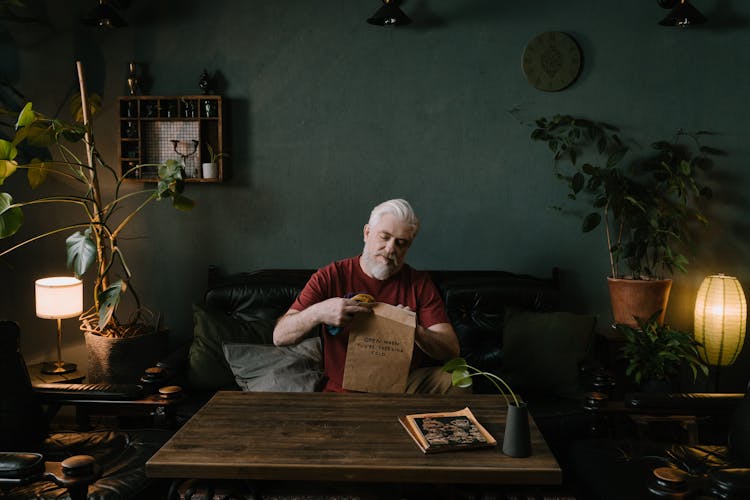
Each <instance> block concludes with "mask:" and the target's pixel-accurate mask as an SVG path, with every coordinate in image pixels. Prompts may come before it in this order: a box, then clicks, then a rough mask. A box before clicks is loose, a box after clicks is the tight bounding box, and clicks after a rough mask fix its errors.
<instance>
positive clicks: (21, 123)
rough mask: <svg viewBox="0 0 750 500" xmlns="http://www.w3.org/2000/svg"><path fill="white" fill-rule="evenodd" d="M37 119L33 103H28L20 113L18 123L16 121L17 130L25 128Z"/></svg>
mask: <svg viewBox="0 0 750 500" xmlns="http://www.w3.org/2000/svg"><path fill="white" fill-rule="evenodd" d="M35 119H36V116H35V113H34V109H33V106H32V104H31V102H27V103H26V105H25V106H24V107H23V109H22V110H21V112H20V113H18V121H16V130H18V129H19V128H21V127H25V126H27V125H29V124H31V123H32V122H34V120H35Z"/></svg>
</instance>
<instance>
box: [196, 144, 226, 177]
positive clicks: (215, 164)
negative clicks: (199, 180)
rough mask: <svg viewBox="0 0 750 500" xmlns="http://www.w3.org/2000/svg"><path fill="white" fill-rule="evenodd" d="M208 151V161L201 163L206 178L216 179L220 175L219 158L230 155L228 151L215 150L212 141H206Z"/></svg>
mask: <svg viewBox="0 0 750 500" xmlns="http://www.w3.org/2000/svg"><path fill="white" fill-rule="evenodd" d="M206 151H208V160H209V161H208V162H204V163H203V164H202V165H201V169H202V170H203V178H204V179H216V178H217V177H219V160H220V159H221V158H225V157H227V158H228V157H229V155H228V154H226V153H219V152H215V151H214V148H213V147H212V146H211V144H210V143H208V142H207V143H206Z"/></svg>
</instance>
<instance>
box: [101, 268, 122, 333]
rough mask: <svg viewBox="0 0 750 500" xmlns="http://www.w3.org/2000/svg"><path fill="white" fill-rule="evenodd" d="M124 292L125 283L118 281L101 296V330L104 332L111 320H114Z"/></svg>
mask: <svg viewBox="0 0 750 500" xmlns="http://www.w3.org/2000/svg"><path fill="white" fill-rule="evenodd" d="M124 291H125V283H124V282H123V281H122V280H117V281H115V282H114V283H112V284H111V285H109V286H108V287H107V289H106V290H104V291H103V292H102V293H100V294H99V303H100V304H101V307H99V330H103V329H104V327H105V326H106V325H107V323H109V320H110V319H112V315H113V314H114V312H115V309H117V306H118V304H119V303H120V297H121V296H122V292H124Z"/></svg>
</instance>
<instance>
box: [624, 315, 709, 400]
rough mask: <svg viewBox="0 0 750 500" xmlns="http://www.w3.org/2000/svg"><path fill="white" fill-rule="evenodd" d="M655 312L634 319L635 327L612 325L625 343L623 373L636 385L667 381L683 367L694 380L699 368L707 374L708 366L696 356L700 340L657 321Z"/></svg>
mask: <svg viewBox="0 0 750 500" xmlns="http://www.w3.org/2000/svg"><path fill="white" fill-rule="evenodd" d="M657 316H658V313H656V314H654V315H653V316H651V317H650V318H648V319H640V318H639V319H638V328H633V327H631V326H628V325H625V324H618V325H616V328H617V331H618V332H619V333H620V334H622V336H623V338H624V339H625V343H624V344H623V346H622V347H621V348H620V354H621V355H622V357H623V358H625V359H626V361H627V367H626V368H625V374H626V375H627V376H629V377H630V378H631V379H632V380H633V381H634V382H635V383H636V384H639V385H641V384H644V383H647V382H668V381H670V380H672V379H673V378H674V377H675V376H677V375H678V374H679V373H680V370H681V369H682V367H683V366H687V367H688V368H689V369H690V371H691V373H692V375H693V381H695V379H696V377H697V376H698V372H699V371H700V372H701V373H703V375H708V366H707V365H706V363H704V362H703V360H702V359H701V357H700V355H699V351H698V348H699V347H700V345H701V344H700V343H699V342H698V341H696V340H695V338H694V337H693V336H692V335H691V334H689V333H686V332H683V331H680V330H676V329H674V328H672V327H670V326H668V325H665V324H659V322H658V321H657Z"/></svg>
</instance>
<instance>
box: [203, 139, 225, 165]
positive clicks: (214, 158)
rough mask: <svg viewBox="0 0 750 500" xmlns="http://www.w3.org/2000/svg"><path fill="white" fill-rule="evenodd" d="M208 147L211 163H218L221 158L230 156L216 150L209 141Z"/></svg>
mask: <svg viewBox="0 0 750 500" xmlns="http://www.w3.org/2000/svg"><path fill="white" fill-rule="evenodd" d="M206 149H207V150H208V157H209V161H210V162H211V163H216V162H217V161H218V160H219V158H229V155H228V154H226V153H219V152H216V151H214V148H213V146H211V144H210V143H208V142H207V143H206Z"/></svg>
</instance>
